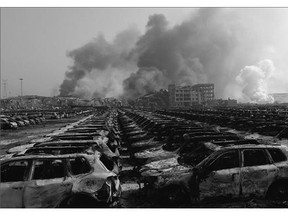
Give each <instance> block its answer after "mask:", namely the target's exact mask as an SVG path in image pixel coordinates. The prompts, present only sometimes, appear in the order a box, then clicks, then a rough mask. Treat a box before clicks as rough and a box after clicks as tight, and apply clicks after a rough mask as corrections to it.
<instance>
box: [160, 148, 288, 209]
mask: <svg viewBox="0 0 288 216" xmlns="http://www.w3.org/2000/svg"><path fill="white" fill-rule="evenodd" d="M287 158H288V148H287V147H286V146H280V145H252V144H250V145H235V146H229V147H216V148H215V151H214V152H213V153H211V154H210V155H209V156H208V157H206V158H205V159H204V160H202V161H201V162H200V163H199V164H197V165H196V166H194V167H193V168H191V169H188V168H187V169H185V168H184V169H183V172H182V173H181V172H180V171H181V168H182V166H176V167H173V168H171V167H170V168H169V170H162V173H163V176H165V175H168V176H169V173H173V172H176V171H178V172H176V173H178V174H177V175H170V176H169V177H170V178H168V179H166V180H163V182H162V185H161V184H160V185H159V190H160V191H161V193H160V194H161V196H163V200H166V202H167V203H169V204H176V203H179V202H189V203H191V202H194V201H199V200H209V199H210V198H213V199H215V198H216V197H222V198H224V197H226V198H245V197H266V198H271V199H281V200H283V199H284V200H287V199H288V159H287ZM160 177H161V175H160Z"/></svg>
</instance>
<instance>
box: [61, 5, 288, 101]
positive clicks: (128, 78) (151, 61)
mask: <svg viewBox="0 0 288 216" xmlns="http://www.w3.org/2000/svg"><path fill="white" fill-rule="evenodd" d="M287 17H288V10H286V9H282V10H279V9H266V10H265V9H228V8H225V9H220V8H218V9H211V8H205V9H199V10H198V11H196V12H193V13H191V17H190V18H189V19H187V20H186V21H183V22H182V23H181V24H180V25H176V26H173V27H169V23H168V21H167V19H166V17H165V16H164V15H161V14H156V15H151V16H150V17H149V19H148V22H147V25H146V31H145V33H144V34H142V35H139V33H138V32H137V31H136V30H135V29H129V30H126V31H124V32H122V33H120V34H118V35H117V36H116V39H115V40H114V41H113V43H109V42H107V41H106V40H105V39H104V37H103V36H99V37H98V38H96V39H95V40H93V41H92V42H90V43H88V44H86V45H84V46H83V47H80V48H79V49H76V50H73V51H71V52H69V54H68V56H69V57H71V58H72V59H73V61H74V64H73V66H72V67H71V69H70V71H68V72H67V73H66V78H65V80H64V81H63V83H62V85H61V88H60V94H61V95H76V96H79V97H86V98H89V97H121V96H124V97H126V98H132V99H135V98H137V97H139V96H141V95H143V94H145V93H149V92H151V91H155V90H159V89H161V88H167V85H168V84H171V83H175V84H177V85H183V84H196V83H203V82H212V83H214V84H215V93H216V96H217V97H232V98H236V99H238V100H240V101H242V102H258V103H264V102H272V101H273V98H271V97H270V96H269V93H271V92H275V91H277V92H279V91H282V92H283V91H284V90H285V89H283V88H286V87H287V86H288V79H287V78H286V77H285V73H286V72H283V71H286V69H287V68H288V65H287V62H288V61H287V60H288V59H287V56H288V55H287V54H288V47H287V46H286V45H287V42H286V37H285V35H287V34H288V22H287V21H288V19H287ZM262 59H266V60H263V61H261V60H262ZM268 59H269V60H268ZM257 62H259V63H258V64H257V65H254V64H256V63H257ZM248 65H254V66H248ZM274 65H275V67H274ZM275 68H276V69H277V70H275ZM276 74H277V76H276ZM277 82H280V83H281V85H277V84H276V83H277ZM279 86H283V87H279ZM285 86H286V87H285ZM276 87H277V89H276ZM286 90H287V89H286Z"/></svg>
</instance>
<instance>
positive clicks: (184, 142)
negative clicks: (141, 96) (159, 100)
mask: <svg viewBox="0 0 288 216" xmlns="http://www.w3.org/2000/svg"><path fill="white" fill-rule="evenodd" d="M119 113H120V114H119V118H120V123H121V124H120V126H121V133H122V145H123V146H125V147H126V148H127V149H128V152H129V153H130V159H129V160H130V163H131V164H132V165H133V166H134V172H135V173H136V174H135V175H136V176H137V179H138V180H137V181H138V183H139V187H140V188H142V189H141V190H143V191H144V192H146V194H147V196H149V197H147V199H149V200H154V202H156V201H157V202H159V205H158V206H160V207H164V206H165V207H175V206H177V207H179V206H187V205H188V206H191V205H192V206H193V205H194V204H195V205H196V204H197V203H203V202H204V203H205V202H207V201H208V202H211V200H220V199H221V200H222V199H224V200H226V199H229V200H231V199H239V198H241V199H242V198H243V199H246V198H249V199H250V198H251V197H252V198H254V197H258V198H267V199H271V200H288V147H287V146H285V145H280V144H277V143H269V142H265V141H264V140H258V139H248V138H246V137H244V136H240V135H237V134H235V133H232V132H229V131H228V130H225V129H223V130H222V129H219V127H215V126H209V125H208V124H204V123H202V122H199V121H194V120H191V119H185V118H183V115H182V114H183V113H182V114H181V115H174V116H173V115H171V112H170V113H168V112H166V113H164V112H158V113H157V112H148V111H142V110H132V109H123V110H122V111H121V112H119ZM169 114H170V115H169ZM196 115H197V114H196ZM184 117H185V116H184Z"/></svg>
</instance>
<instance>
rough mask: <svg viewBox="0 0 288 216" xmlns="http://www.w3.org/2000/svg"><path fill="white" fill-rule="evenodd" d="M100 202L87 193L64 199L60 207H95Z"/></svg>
mask: <svg viewBox="0 0 288 216" xmlns="http://www.w3.org/2000/svg"><path fill="white" fill-rule="evenodd" d="M98 205H99V203H97V202H96V200H95V199H93V198H92V197H89V196H86V195H82V194H81V195H75V196H71V197H69V198H68V199H66V200H65V201H63V202H62V203H61V204H60V206H59V208H95V207H98Z"/></svg>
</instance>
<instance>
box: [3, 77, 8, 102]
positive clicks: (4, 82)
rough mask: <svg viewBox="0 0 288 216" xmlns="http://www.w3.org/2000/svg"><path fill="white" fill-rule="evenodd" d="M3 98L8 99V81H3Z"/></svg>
mask: <svg viewBox="0 0 288 216" xmlns="http://www.w3.org/2000/svg"><path fill="white" fill-rule="evenodd" d="M3 98H7V80H3Z"/></svg>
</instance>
